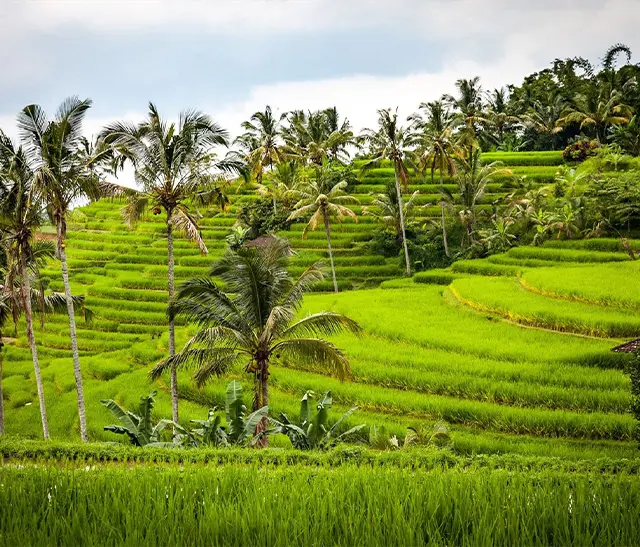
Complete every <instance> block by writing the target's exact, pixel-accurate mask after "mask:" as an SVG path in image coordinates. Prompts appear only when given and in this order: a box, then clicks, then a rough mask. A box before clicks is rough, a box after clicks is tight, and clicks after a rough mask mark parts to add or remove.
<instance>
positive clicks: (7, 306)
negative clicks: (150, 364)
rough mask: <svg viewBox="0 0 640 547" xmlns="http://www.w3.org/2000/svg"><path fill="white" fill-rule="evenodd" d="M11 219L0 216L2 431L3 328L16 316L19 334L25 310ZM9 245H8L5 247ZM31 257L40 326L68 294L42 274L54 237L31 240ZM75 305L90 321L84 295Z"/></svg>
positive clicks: (0, 413) (62, 308) (0, 415)
mask: <svg viewBox="0 0 640 547" xmlns="http://www.w3.org/2000/svg"><path fill="white" fill-rule="evenodd" d="M0 214H2V213H0ZM6 221H7V219H5V220H4V221H2V220H0V248H1V254H0V258H5V257H6V260H0V263H1V266H0V434H2V433H3V432H4V408H3V406H2V404H3V403H2V357H3V355H2V353H3V342H2V330H3V328H4V327H5V326H6V325H7V323H8V321H9V319H10V318H12V319H13V325H14V336H17V332H18V321H19V319H20V316H21V315H22V313H23V311H24V305H23V293H22V284H21V279H22V274H21V271H20V264H16V263H15V262H13V260H12V259H14V258H15V253H13V256H12V253H11V245H12V240H11V237H10V231H9V230H6V229H5V228H3V226H6V224H4V223H5V222H6ZM6 246H8V248H5V247H6ZM31 251H32V254H31V259H30V261H29V263H28V264H27V266H28V275H29V276H30V280H29V286H30V287H32V288H31V293H30V294H31V309H32V310H35V311H37V312H38V313H39V314H40V326H41V327H44V321H45V317H46V315H47V314H51V313H55V314H66V313H67V298H66V295H65V294H64V293H58V292H46V291H45V287H44V286H43V282H42V279H41V278H40V274H39V268H40V266H42V265H44V264H45V263H46V262H47V261H49V260H51V259H52V258H54V256H55V247H54V245H53V244H52V243H51V242H50V241H42V240H36V241H34V242H32V244H31ZM73 304H74V309H75V310H76V311H77V312H78V313H81V314H82V315H83V316H84V317H85V320H86V321H87V322H90V321H91V317H92V314H91V312H90V310H88V309H87V308H86V307H85V300H84V296H74V297H73Z"/></svg>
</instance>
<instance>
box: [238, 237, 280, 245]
mask: <svg viewBox="0 0 640 547" xmlns="http://www.w3.org/2000/svg"><path fill="white" fill-rule="evenodd" d="M275 240H276V237H275V236H271V235H267V236H260V237H256V238H255V239H252V240H251V241H247V242H246V243H245V244H244V246H245V247H267V246H269V245H270V244H271V243H272V242H273V241H275Z"/></svg>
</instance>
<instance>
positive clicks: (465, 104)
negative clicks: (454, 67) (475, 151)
mask: <svg viewBox="0 0 640 547" xmlns="http://www.w3.org/2000/svg"><path fill="white" fill-rule="evenodd" d="M456 89H457V91H458V95H457V97H454V96H453V95H445V96H444V97H443V99H444V101H445V102H447V103H448V105H449V106H450V107H451V108H453V110H454V112H455V115H454V117H455V121H456V122H457V125H459V126H460V130H459V133H460V135H459V140H460V142H461V144H464V146H465V147H467V148H470V147H471V146H472V145H473V144H474V143H475V142H476V141H477V139H478V135H479V133H480V130H481V125H482V124H486V123H487V119H486V115H485V114H484V112H483V109H484V101H483V96H484V92H483V90H482V86H481V85H480V77H479V76H476V77H474V78H471V79H469V80H467V79H464V78H463V79H460V80H457V81H456ZM470 154H471V152H470Z"/></svg>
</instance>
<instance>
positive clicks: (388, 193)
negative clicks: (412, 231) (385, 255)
mask: <svg viewBox="0 0 640 547" xmlns="http://www.w3.org/2000/svg"><path fill="white" fill-rule="evenodd" d="M418 194H419V192H418V191H417V190H416V191H415V192H414V193H413V194H412V195H411V197H410V198H409V200H408V201H406V202H405V203H404V206H403V218H404V222H405V228H410V227H411V225H412V216H413V210H414V208H415V204H416V203H415V200H416V197H417V196H418ZM371 205H373V206H374V207H376V208H377V209H378V211H379V212H378V211H376V210H375V209H368V208H366V209H364V210H363V214H364V215H369V214H370V215H372V216H374V217H375V218H376V219H378V220H379V221H380V222H382V223H383V224H384V225H385V226H386V227H387V228H388V229H390V230H393V233H394V234H395V235H396V238H397V240H398V241H400V239H401V238H402V223H401V222H400V208H399V207H398V195H397V194H396V189H395V188H394V187H393V186H391V185H387V187H386V189H385V192H384V193H383V194H375V195H374V196H373V201H372V202H371Z"/></svg>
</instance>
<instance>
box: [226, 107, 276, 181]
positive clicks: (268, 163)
mask: <svg viewBox="0 0 640 547" xmlns="http://www.w3.org/2000/svg"><path fill="white" fill-rule="evenodd" d="M284 117H285V115H284V114H283V115H282V116H280V118H279V119H277V118H275V117H274V116H273V113H272V111H271V107H270V106H267V107H266V108H265V109H264V112H255V113H254V114H253V115H252V116H251V118H249V120H248V121H245V122H242V124H241V125H242V129H244V130H245V133H244V134H242V135H240V136H239V137H238V138H237V139H236V140H235V142H236V143H239V144H240V145H241V146H242V147H243V148H244V149H245V150H246V162H247V165H248V167H249V170H250V172H251V174H252V175H253V176H254V177H255V179H256V182H257V183H258V184H262V175H263V173H264V170H265V169H270V168H271V167H273V166H274V165H277V164H279V163H280V162H282V160H283V144H284V143H283V142H282V139H281V137H280V122H281V121H282V119H283V118H284Z"/></svg>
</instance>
